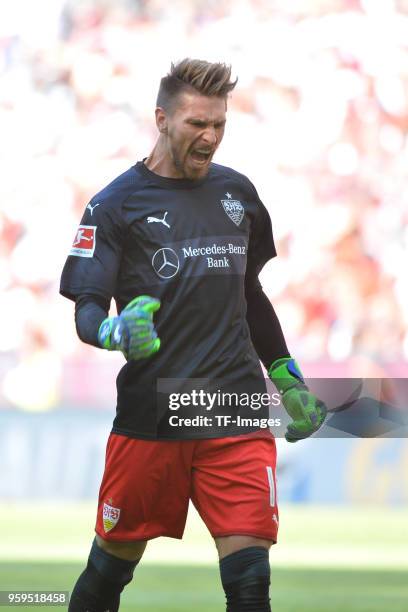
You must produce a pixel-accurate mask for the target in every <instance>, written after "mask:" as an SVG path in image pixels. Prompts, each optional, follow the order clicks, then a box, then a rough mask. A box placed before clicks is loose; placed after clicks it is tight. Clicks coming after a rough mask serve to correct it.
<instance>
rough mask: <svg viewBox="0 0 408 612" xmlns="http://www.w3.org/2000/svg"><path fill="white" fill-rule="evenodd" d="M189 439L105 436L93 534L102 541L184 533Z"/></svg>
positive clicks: (189, 464)
mask: <svg viewBox="0 0 408 612" xmlns="http://www.w3.org/2000/svg"><path fill="white" fill-rule="evenodd" d="M192 449H193V446H192V444H191V443H190V442H189V441H158V440H140V439H133V438H128V437H126V436H121V435H117V434H111V435H110V436H109V440H108V445H107V450H106V463H105V471H104V475H103V479H102V484H101V488H100V491H99V502H98V515H97V521H96V529H95V530H96V533H97V534H98V535H99V536H100V537H101V538H103V539H104V540H107V541H117V542H128V541H131V540H150V539H152V538H156V537H159V536H168V537H173V538H181V537H182V535H183V531H184V527H185V522H186V517H187V511H188V501H189V494H190V486H191V456H192Z"/></svg>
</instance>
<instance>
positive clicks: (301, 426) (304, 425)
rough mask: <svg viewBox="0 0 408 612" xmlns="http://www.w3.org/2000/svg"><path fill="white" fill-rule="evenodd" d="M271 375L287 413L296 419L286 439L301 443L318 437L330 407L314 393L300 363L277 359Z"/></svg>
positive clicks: (272, 366) (271, 369)
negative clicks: (314, 436) (316, 434)
mask: <svg viewBox="0 0 408 612" xmlns="http://www.w3.org/2000/svg"><path fill="white" fill-rule="evenodd" d="M268 374H269V378H270V379H271V380H272V382H273V383H274V384H275V386H276V388H277V389H278V391H279V393H280V394H281V396H282V403H283V405H284V407H285V409H286V412H287V413H288V414H289V416H290V417H292V419H293V422H292V423H289V425H288V428H287V430H286V433H285V438H286V440H287V441H288V442H297V441H298V440H303V439H304V438H308V437H309V436H311V435H312V434H314V433H315V432H316V431H317V430H318V429H319V428H320V427H321V426H322V425H323V423H324V419H325V418H326V414H327V408H326V406H325V405H324V404H323V402H322V401H320V400H319V399H317V397H315V396H314V395H313V394H312V393H310V391H309V389H308V388H307V386H306V385H305V381H304V378H303V376H302V373H301V371H300V369H299V366H298V364H297V363H296V361H295V360H294V359H291V358H290V357H285V358H283V359H277V360H276V361H274V362H273V364H272V365H271V367H270V368H269V370H268Z"/></svg>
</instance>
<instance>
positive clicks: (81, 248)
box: [69, 225, 96, 257]
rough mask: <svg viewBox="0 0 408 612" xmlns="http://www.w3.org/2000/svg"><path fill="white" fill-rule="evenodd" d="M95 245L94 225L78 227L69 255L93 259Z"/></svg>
mask: <svg viewBox="0 0 408 612" xmlns="http://www.w3.org/2000/svg"><path fill="white" fill-rule="evenodd" d="M95 244H96V225H80V226H79V227H78V230H77V233H76V236H75V239H74V242H73V244H72V247H71V250H70V252H69V254H70V255H75V256H76V257H93V254H94V251H95Z"/></svg>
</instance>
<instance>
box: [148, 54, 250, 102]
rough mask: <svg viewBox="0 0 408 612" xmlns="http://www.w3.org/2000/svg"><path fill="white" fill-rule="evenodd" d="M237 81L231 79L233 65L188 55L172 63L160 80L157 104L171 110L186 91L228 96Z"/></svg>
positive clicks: (222, 96)
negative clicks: (192, 57)
mask: <svg viewBox="0 0 408 612" xmlns="http://www.w3.org/2000/svg"><path fill="white" fill-rule="evenodd" d="M237 81H238V79H235V81H231V66H227V64H222V63H219V62H215V63H210V62H206V61H204V60H198V59H190V58H188V57H187V58H185V59H183V60H181V61H180V62H178V63H177V64H173V63H172V64H171V69H170V72H169V73H168V74H167V75H166V76H165V77H163V78H162V80H161V81H160V87H159V93H158V96H157V106H159V107H161V108H163V109H164V110H165V111H171V110H172V108H173V104H174V102H175V100H176V98H177V97H178V96H179V94H180V93H183V92H186V91H196V92H198V93H200V94H202V95H203V96H218V97H220V98H227V96H228V94H229V93H230V92H231V91H232V90H233V89H234V87H235V85H236V84H237Z"/></svg>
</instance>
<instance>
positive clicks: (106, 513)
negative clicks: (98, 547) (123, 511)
mask: <svg viewBox="0 0 408 612" xmlns="http://www.w3.org/2000/svg"><path fill="white" fill-rule="evenodd" d="M119 517H120V508H114V507H113V506H110V505H109V504H106V503H104V504H103V528H104V530H105V533H108V531H111V529H113V528H114V527H115V526H116V525H117V522H118V520H119Z"/></svg>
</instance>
